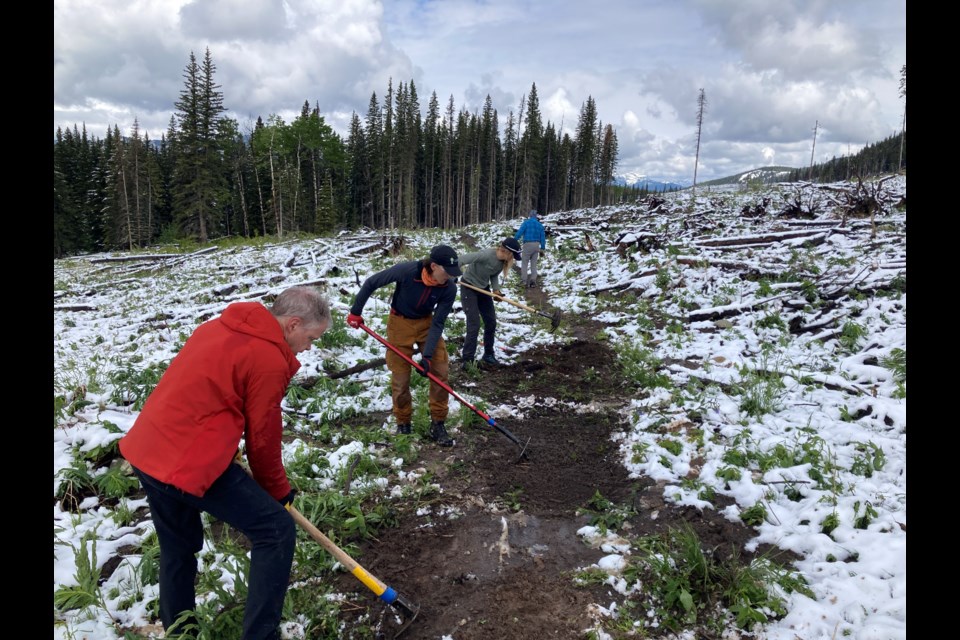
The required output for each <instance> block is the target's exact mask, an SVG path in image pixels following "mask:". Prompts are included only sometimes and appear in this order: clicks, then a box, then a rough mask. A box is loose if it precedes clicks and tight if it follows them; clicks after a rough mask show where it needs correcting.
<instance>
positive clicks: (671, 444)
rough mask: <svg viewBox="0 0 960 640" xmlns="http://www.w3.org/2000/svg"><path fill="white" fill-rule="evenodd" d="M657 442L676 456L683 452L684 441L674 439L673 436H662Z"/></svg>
mask: <svg viewBox="0 0 960 640" xmlns="http://www.w3.org/2000/svg"><path fill="white" fill-rule="evenodd" d="M657 444H658V445H660V446H661V447H663V448H664V449H666V450H667V451H669V452H670V453H672V454H673V455H675V456H678V455H680V454H681V453H682V452H683V443H682V442H680V441H679V440H674V439H673V438H660V439H659V440H657Z"/></svg>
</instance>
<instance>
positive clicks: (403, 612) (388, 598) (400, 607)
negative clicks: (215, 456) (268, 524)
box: [235, 452, 420, 638]
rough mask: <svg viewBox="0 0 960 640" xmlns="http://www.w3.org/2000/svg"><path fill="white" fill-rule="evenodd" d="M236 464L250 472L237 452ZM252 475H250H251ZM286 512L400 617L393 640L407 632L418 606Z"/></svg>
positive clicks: (292, 511)
mask: <svg viewBox="0 0 960 640" xmlns="http://www.w3.org/2000/svg"><path fill="white" fill-rule="evenodd" d="M235 460H236V462H237V464H239V465H240V466H241V467H243V469H244V470H245V471H246V472H247V473H251V472H250V467H249V466H248V465H247V463H246V461H244V460H243V458H241V457H240V453H239V452H237V456H236V458H235ZM251 475H252V473H251ZM287 510H288V511H289V512H290V515H291V517H293V520H294V522H296V523H297V524H298V525H300V526H301V527H302V528H303V530H304V531H306V532H307V533H309V534H310V537H311V538H313V539H314V540H316V541H317V542H319V543H320V546H322V547H323V548H324V549H326V550H327V551H329V552H330V554H331V555H332V556H333V557H334V558H336V559H337V561H339V562H340V564H342V565H343V566H344V567H346V568H347V570H348V571H350V573H352V574H353V576H354V577H355V578H356V579H357V580H359V581H360V582H362V583H363V584H364V585H365V586H366V587H367V588H368V589H370V591H373V592H374V593H375V594H376V595H377V596H378V597H379V598H380V599H381V600H383V601H384V602H386V603H387V604H389V605H390V606H391V607H393V608H394V610H395V611H396V612H397V614H398V615H399V616H400V627H399V628H398V629H397V631H396V633H394V634H393V637H394V638H397V637H399V636H400V634H401V633H403V632H404V631H406V630H407V628H408V627H409V626H410V625H411V624H412V623H413V620H414V618H416V617H417V614H418V613H420V605H419V604H416V603H413V602H410V601H409V600H407V599H406V598H404V597H403V596H402V595H400V594H399V593H397V591H396V590H395V589H393V588H392V587H388V586H387V585H385V584H384V583H383V582H381V581H380V580H378V579H377V578H376V577H374V576H372V575H370V574H369V573H367V570H366V569H364V568H363V567H361V566H360V565H359V564H358V563H357V561H356V560H354V559H353V558H351V557H350V556H349V555H348V554H347V552H346V551H344V550H343V549H341V548H340V547H338V546H337V545H336V543H334V541H333V540H331V539H330V538H328V537H327V536H325V535H323V533H322V532H321V531H320V530H319V529H317V528H316V527H315V526H314V524H313V523H312V522H310V521H309V520H307V518H306V516H304V515H303V514H302V513H300V512H299V511H297V510H296V508H294V506H293V505H292V504H291V505H290V506H289V507H288V508H287Z"/></svg>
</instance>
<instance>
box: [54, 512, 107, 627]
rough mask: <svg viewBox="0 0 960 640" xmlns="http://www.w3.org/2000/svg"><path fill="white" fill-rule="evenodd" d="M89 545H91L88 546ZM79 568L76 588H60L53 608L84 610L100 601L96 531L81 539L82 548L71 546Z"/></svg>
mask: <svg viewBox="0 0 960 640" xmlns="http://www.w3.org/2000/svg"><path fill="white" fill-rule="evenodd" d="M88 543H89V545H88ZM70 548H71V549H73V558H74V562H75V564H76V567H77V571H76V573H74V574H73V579H74V580H76V582H77V584H76V586H71V587H60V588H59V589H57V590H56V591H55V592H54V594H53V606H55V607H57V608H58V609H62V610H64V611H69V610H71V609H83V608H85V607H89V606H90V605H93V604H97V603H98V602H99V601H100V587H99V586H98V585H99V584H100V568H99V567H98V566H97V535H96V529H94V530H93V531H90V532H88V533H86V534H84V536H83V537H82V538H81V539H80V547H79V548H78V547H75V546H74V545H73V544H70Z"/></svg>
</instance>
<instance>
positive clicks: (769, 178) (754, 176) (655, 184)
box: [613, 166, 796, 192]
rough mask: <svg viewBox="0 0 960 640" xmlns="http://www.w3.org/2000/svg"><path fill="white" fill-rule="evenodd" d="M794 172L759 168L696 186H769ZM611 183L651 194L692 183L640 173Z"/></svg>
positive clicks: (685, 187)
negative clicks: (670, 180) (656, 178)
mask: <svg viewBox="0 0 960 640" xmlns="http://www.w3.org/2000/svg"><path fill="white" fill-rule="evenodd" d="M792 171H796V169H794V168H793V167H781V166H770V167H760V168H759V169H750V170H749V171H744V172H742V173H737V174H734V175H732V176H727V177H726V178H717V179H715V180H708V181H706V182H698V183H697V186H698V187H699V186H705V187H710V186H720V185H727V184H734V185H736V184H749V183H756V184H770V183H774V182H782V181H784V180H788V179H789V177H790V173H791V172H792ZM613 183H614V184H616V185H620V186H626V187H636V188H638V189H646V190H647V191H651V192H662V191H677V190H679V189H688V188H689V187H690V186H692V184H693V182H692V181H685V182H682V183H679V182H661V181H660V180H651V179H650V178H648V177H647V176H645V175H644V174H642V173H636V172H627V173H625V174H623V175H620V176H617V177H615V178H614V179H613Z"/></svg>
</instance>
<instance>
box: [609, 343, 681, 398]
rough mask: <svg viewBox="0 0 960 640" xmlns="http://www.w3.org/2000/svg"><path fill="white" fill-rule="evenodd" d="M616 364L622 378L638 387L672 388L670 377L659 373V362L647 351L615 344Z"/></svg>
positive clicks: (630, 345)
mask: <svg viewBox="0 0 960 640" xmlns="http://www.w3.org/2000/svg"><path fill="white" fill-rule="evenodd" d="M616 350H617V364H619V365H620V368H621V369H622V370H623V374H624V377H626V378H627V379H629V380H633V381H634V382H636V383H637V384H638V385H639V386H640V387H644V388H655V387H662V388H664V389H669V388H670V387H671V386H672V382H671V380H670V376H669V375H667V374H665V373H660V372H659V369H660V367H661V364H662V363H661V362H660V361H659V360H658V359H657V358H656V357H655V356H654V355H653V352H652V351H650V350H649V349H644V348H642V347H639V346H636V345H635V344H634V343H632V342H628V341H623V342H620V343H618V344H617V349H616Z"/></svg>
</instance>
